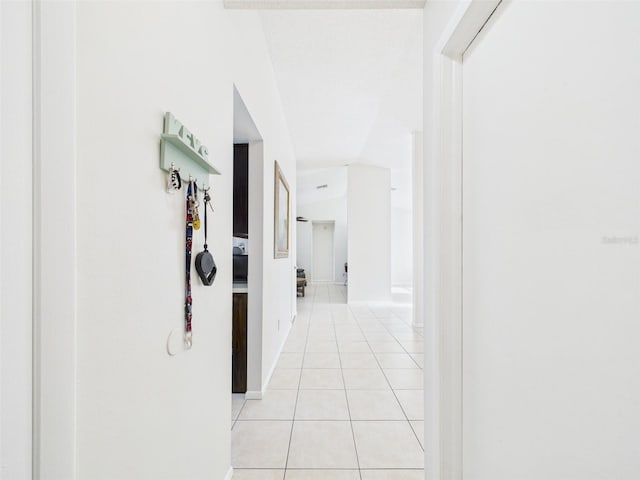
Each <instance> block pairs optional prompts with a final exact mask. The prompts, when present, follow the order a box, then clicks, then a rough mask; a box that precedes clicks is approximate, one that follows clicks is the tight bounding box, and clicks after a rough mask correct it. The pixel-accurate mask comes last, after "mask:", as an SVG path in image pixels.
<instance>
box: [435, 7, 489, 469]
mask: <svg viewBox="0 0 640 480" xmlns="http://www.w3.org/2000/svg"><path fill="white" fill-rule="evenodd" d="M500 2H501V0H465V1H463V2H461V4H460V6H459V7H458V9H457V10H456V12H455V14H454V15H453V17H452V19H451V21H450V23H449V24H448V25H447V27H446V29H445V30H444V33H443V34H442V36H441V38H440V40H439V42H438V44H437V46H436V49H435V51H434V52H433V53H434V56H433V58H434V62H433V65H432V72H433V76H434V77H433V78H434V80H435V82H434V92H433V93H434V98H435V103H434V111H433V112H432V114H433V115H434V120H435V121H434V123H433V124H434V126H435V127H434V131H433V132H426V133H427V134H429V133H430V137H429V138H425V140H424V145H425V146H429V150H428V151H425V154H426V157H425V171H424V175H425V178H424V181H425V198H424V202H425V203H424V204H425V209H424V211H425V218H426V220H425V224H424V225H425V231H424V236H425V258H424V262H425V272H426V274H425V288H424V294H425V297H424V298H425V305H426V308H425V310H426V311H425V313H426V315H425V317H426V320H425V325H424V328H425V332H424V333H425V476H426V478H427V479H429V480H462V478H463V471H462V466H463V457H462V422H463V418H462V356H463V351H462V288H463V285H462V267H463V266H462V56H463V54H464V52H465V51H466V49H467V47H468V46H469V45H470V44H471V43H472V42H473V40H474V39H475V38H476V36H477V35H478V33H479V32H480V30H482V28H483V26H484V25H485V24H486V23H487V21H488V20H489V18H490V17H491V15H492V14H493V12H494V11H495V10H496V8H497V7H498V5H499V4H500Z"/></svg>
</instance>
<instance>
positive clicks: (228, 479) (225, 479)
mask: <svg viewBox="0 0 640 480" xmlns="http://www.w3.org/2000/svg"><path fill="white" fill-rule="evenodd" d="M232 478H233V467H229V471H228V472H227V474H226V475H225V477H224V480H231V479H232Z"/></svg>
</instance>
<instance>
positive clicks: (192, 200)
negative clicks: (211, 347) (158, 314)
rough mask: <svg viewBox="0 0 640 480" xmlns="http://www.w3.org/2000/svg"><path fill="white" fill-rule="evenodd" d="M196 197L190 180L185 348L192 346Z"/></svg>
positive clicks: (192, 182)
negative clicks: (192, 285)
mask: <svg viewBox="0 0 640 480" xmlns="http://www.w3.org/2000/svg"><path fill="white" fill-rule="evenodd" d="M197 195H198V186H197V185H196V183H195V182H194V181H193V180H192V179H191V178H190V179H189V186H188V187H187V201H186V207H185V226H186V229H185V247H186V248H185V302H184V343H185V346H186V347H187V348H191V345H192V331H191V320H192V318H193V314H192V303H193V300H192V298H191V250H192V247H193V222H194V214H195V215H196V216H197V201H196V199H197Z"/></svg>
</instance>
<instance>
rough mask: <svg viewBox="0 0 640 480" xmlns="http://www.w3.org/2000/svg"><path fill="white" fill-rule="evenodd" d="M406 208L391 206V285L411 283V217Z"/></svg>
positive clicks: (407, 285)
mask: <svg viewBox="0 0 640 480" xmlns="http://www.w3.org/2000/svg"><path fill="white" fill-rule="evenodd" d="M412 215H413V214H412V212H411V210H409V209H406V208H400V207H391V285H393V286H398V287H411V285H412V284H413V231H412V228H413V218H412Z"/></svg>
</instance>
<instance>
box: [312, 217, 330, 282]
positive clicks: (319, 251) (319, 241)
mask: <svg viewBox="0 0 640 480" xmlns="http://www.w3.org/2000/svg"><path fill="white" fill-rule="evenodd" d="M334 232H335V222H334V221H325V222H313V231H312V251H313V257H312V270H311V279H312V280H313V281H314V282H333V281H334V279H335V265H334V263H335V262H334V253H333V252H334V249H333V243H334Z"/></svg>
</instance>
